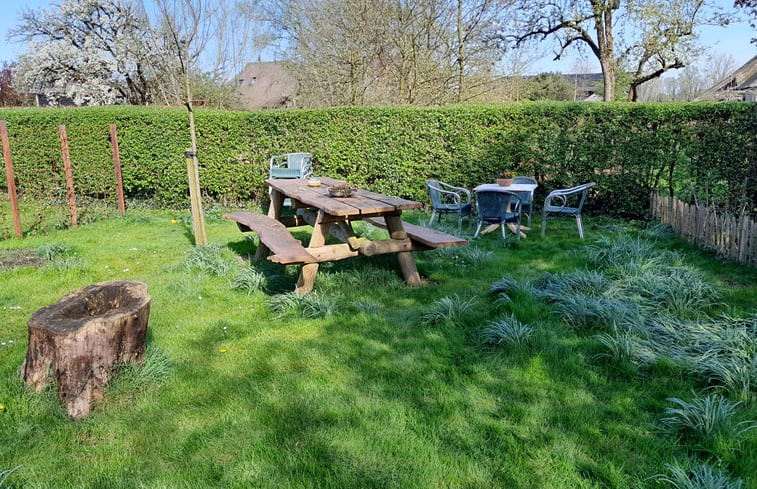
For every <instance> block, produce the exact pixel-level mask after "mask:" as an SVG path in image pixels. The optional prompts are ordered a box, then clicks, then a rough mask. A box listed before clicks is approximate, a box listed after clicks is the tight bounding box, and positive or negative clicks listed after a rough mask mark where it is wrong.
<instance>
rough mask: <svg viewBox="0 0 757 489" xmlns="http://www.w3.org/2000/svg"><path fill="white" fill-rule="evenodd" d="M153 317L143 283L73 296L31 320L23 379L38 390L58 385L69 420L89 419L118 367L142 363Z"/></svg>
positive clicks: (117, 284) (83, 291)
mask: <svg viewBox="0 0 757 489" xmlns="http://www.w3.org/2000/svg"><path fill="white" fill-rule="evenodd" d="M149 316H150V296H149V295H148V293H147V286H146V285H145V284H143V283H141V282H135V281H130V280H123V281H111V282H101V283H98V284H95V285H90V286H89V287H85V288H83V289H81V290H78V291H76V292H73V293H71V294H68V295H66V296H65V297H63V298H62V299H61V300H59V301H58V302H56V303H55V304H52V305H50V306H47V307H44V308H42V309H40V310H38V311H37V312H35V313H34V314H32V316H31V318H30V319H29V347H28V350H27V351H26V359H25V360H24V363H23V365H21V369H20V372H21V375H22V376H23V378H24V381H25V382H26V384H27V385H30V386H32V387H34V389H35V390H36V391H40V390H42V389H43V388H44V387H45V386H46V385H47V384H48V382H49V381H50V380H54V381H55V384H56V385H57V387H58V398H59V399H60V401H61V403H63V404H65V406H66V410H67V411H68V414H69V416H71V417H72V418H74V419H78V418H81V417H83V416H86V415H87V414H89V412H90V410H91V402H92V401H93V400H97V399H100V398H102V396H103V391H102V388H103V387H104V386H105V384H107V382H108V379H109V377H110V372H111V367H112V366H113V365H115V364H122V363H139V362H141V361H142V360H143V358H144V353H145V347H146V335H147V322H148V318H149Z"/></svg>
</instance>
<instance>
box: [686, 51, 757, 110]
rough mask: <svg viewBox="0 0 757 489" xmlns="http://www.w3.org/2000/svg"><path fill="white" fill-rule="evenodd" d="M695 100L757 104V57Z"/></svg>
mask: <svg viewBox="0 0 757 489" xmlns="http://www.w3.org/2000/svg"><path fill="white" fill-rule="evenodd" d="M695 100H699V101H701V100H717V101H735V102H757V56H754V57H753V58H752V59H750V60H749V61H747V62H746V63H745V64H744V65H743V66H742V67H741V68H739V69H737V70H736V71H734V72H733V73H731V74H730V75H728V76H727V77H725V78H723V79H722V80H720V81H718V82H717V83H716V84H715V85H713V86H712V87H710V88H709V89H708V90H705V91H704V92H702V93H701V94H700V95H699V96H698V97H697V98H696V99H695Z"/></svg>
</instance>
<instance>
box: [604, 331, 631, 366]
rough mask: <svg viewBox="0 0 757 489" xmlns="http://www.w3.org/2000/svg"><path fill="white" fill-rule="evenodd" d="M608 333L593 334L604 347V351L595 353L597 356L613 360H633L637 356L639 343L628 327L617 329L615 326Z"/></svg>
mask: <svg viewBox="0 0 757 489" xmlns="http://www.w3.org/2000/svg"><path fill="white" fill-rule="evenodd" d="M613 329H614V331H613V333H612V334H610V333H602V334H599V335H597V336H595V338H596V340H597V341H599V342H600V343H601V344H602V345H603V346H604V347H605V349H606V351H605V352H604V353H600V354H598V355H597V358H605V359H608V360H610V361H614V362H619V363H621V362H633V361H634V360H635V359H636V358H638V357H639V356H640V355H639V350H640V344H639V340H638V339H637V338H636V336H635V335H634V334H633V332H632V331H631V330H630V329H627V330H625V331H618V329H617V327H615V328H613Z"/></svg>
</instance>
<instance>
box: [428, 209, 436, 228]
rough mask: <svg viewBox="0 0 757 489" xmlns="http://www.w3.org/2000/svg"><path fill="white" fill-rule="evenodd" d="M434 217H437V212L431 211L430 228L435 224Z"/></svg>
mask: <svg viewBox="0 0 757 489" xmlns="http://www.w3.org/2000/svg"><path fill="white" fill-rule="evenodd" d="M434 217H436V211H435V210H432V211H431V219H429V220H428V225H429V226H430V225H431V223H432V222H434Z"/></svg>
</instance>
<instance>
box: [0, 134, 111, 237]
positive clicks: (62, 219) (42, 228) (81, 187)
mask: <svg viewBox="0 0 757 489" xmlns="http://www.w3.org/2000/svg"><path fill="white" fill-rule="evenodd" d="M0 132H2V137H3V158H4V162H5V165H4V175H3V176H4V178H3V179H2V180H1V181H0V238H2V239H8V238H10V237H12V236H19V235H20V234H22V235H31V234H46V233H47V232H49V231H51V230H53V229H61V228H67V227H76V226H77V225H79V224H86V223H89V222H92V221H95V220H97V219H101V218H104V217H111V216H114V215H116V214H117V213H118V212H123V210H124V209H123V200H122V199H123V197H122V192H119V190H120V189H119V186H120V181H119V180H118V179H117V177H120V169H119V168H118V166H117V165H114V160H115V161H116V162H118V153H117V139H115V138H116V132H115V126H114V125H111V126H110V128H109V127H108V126H104V127H103V128H102V132H100V131H97V132H96V133H95V134H93V133H92V130H91V127H86V128H85V127H84V126H81V127H77V126H71V127H66V126H58V127H55V126H51V127H49V128H44V129H42V130H39V129H37V128H35V129H32V128H29V127H24V126H21V127H7V125H6V124H5V122H4V121H0ZM67 176H68V177H69V178H67ZM14 191H15V197H14ZM119 195H121V197H120V199H119ZM14 200H16V201H17V203H16V202H14ZM14 221H15V222H14ZM19 224H20V229H18V228H19Z"/></svg>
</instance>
